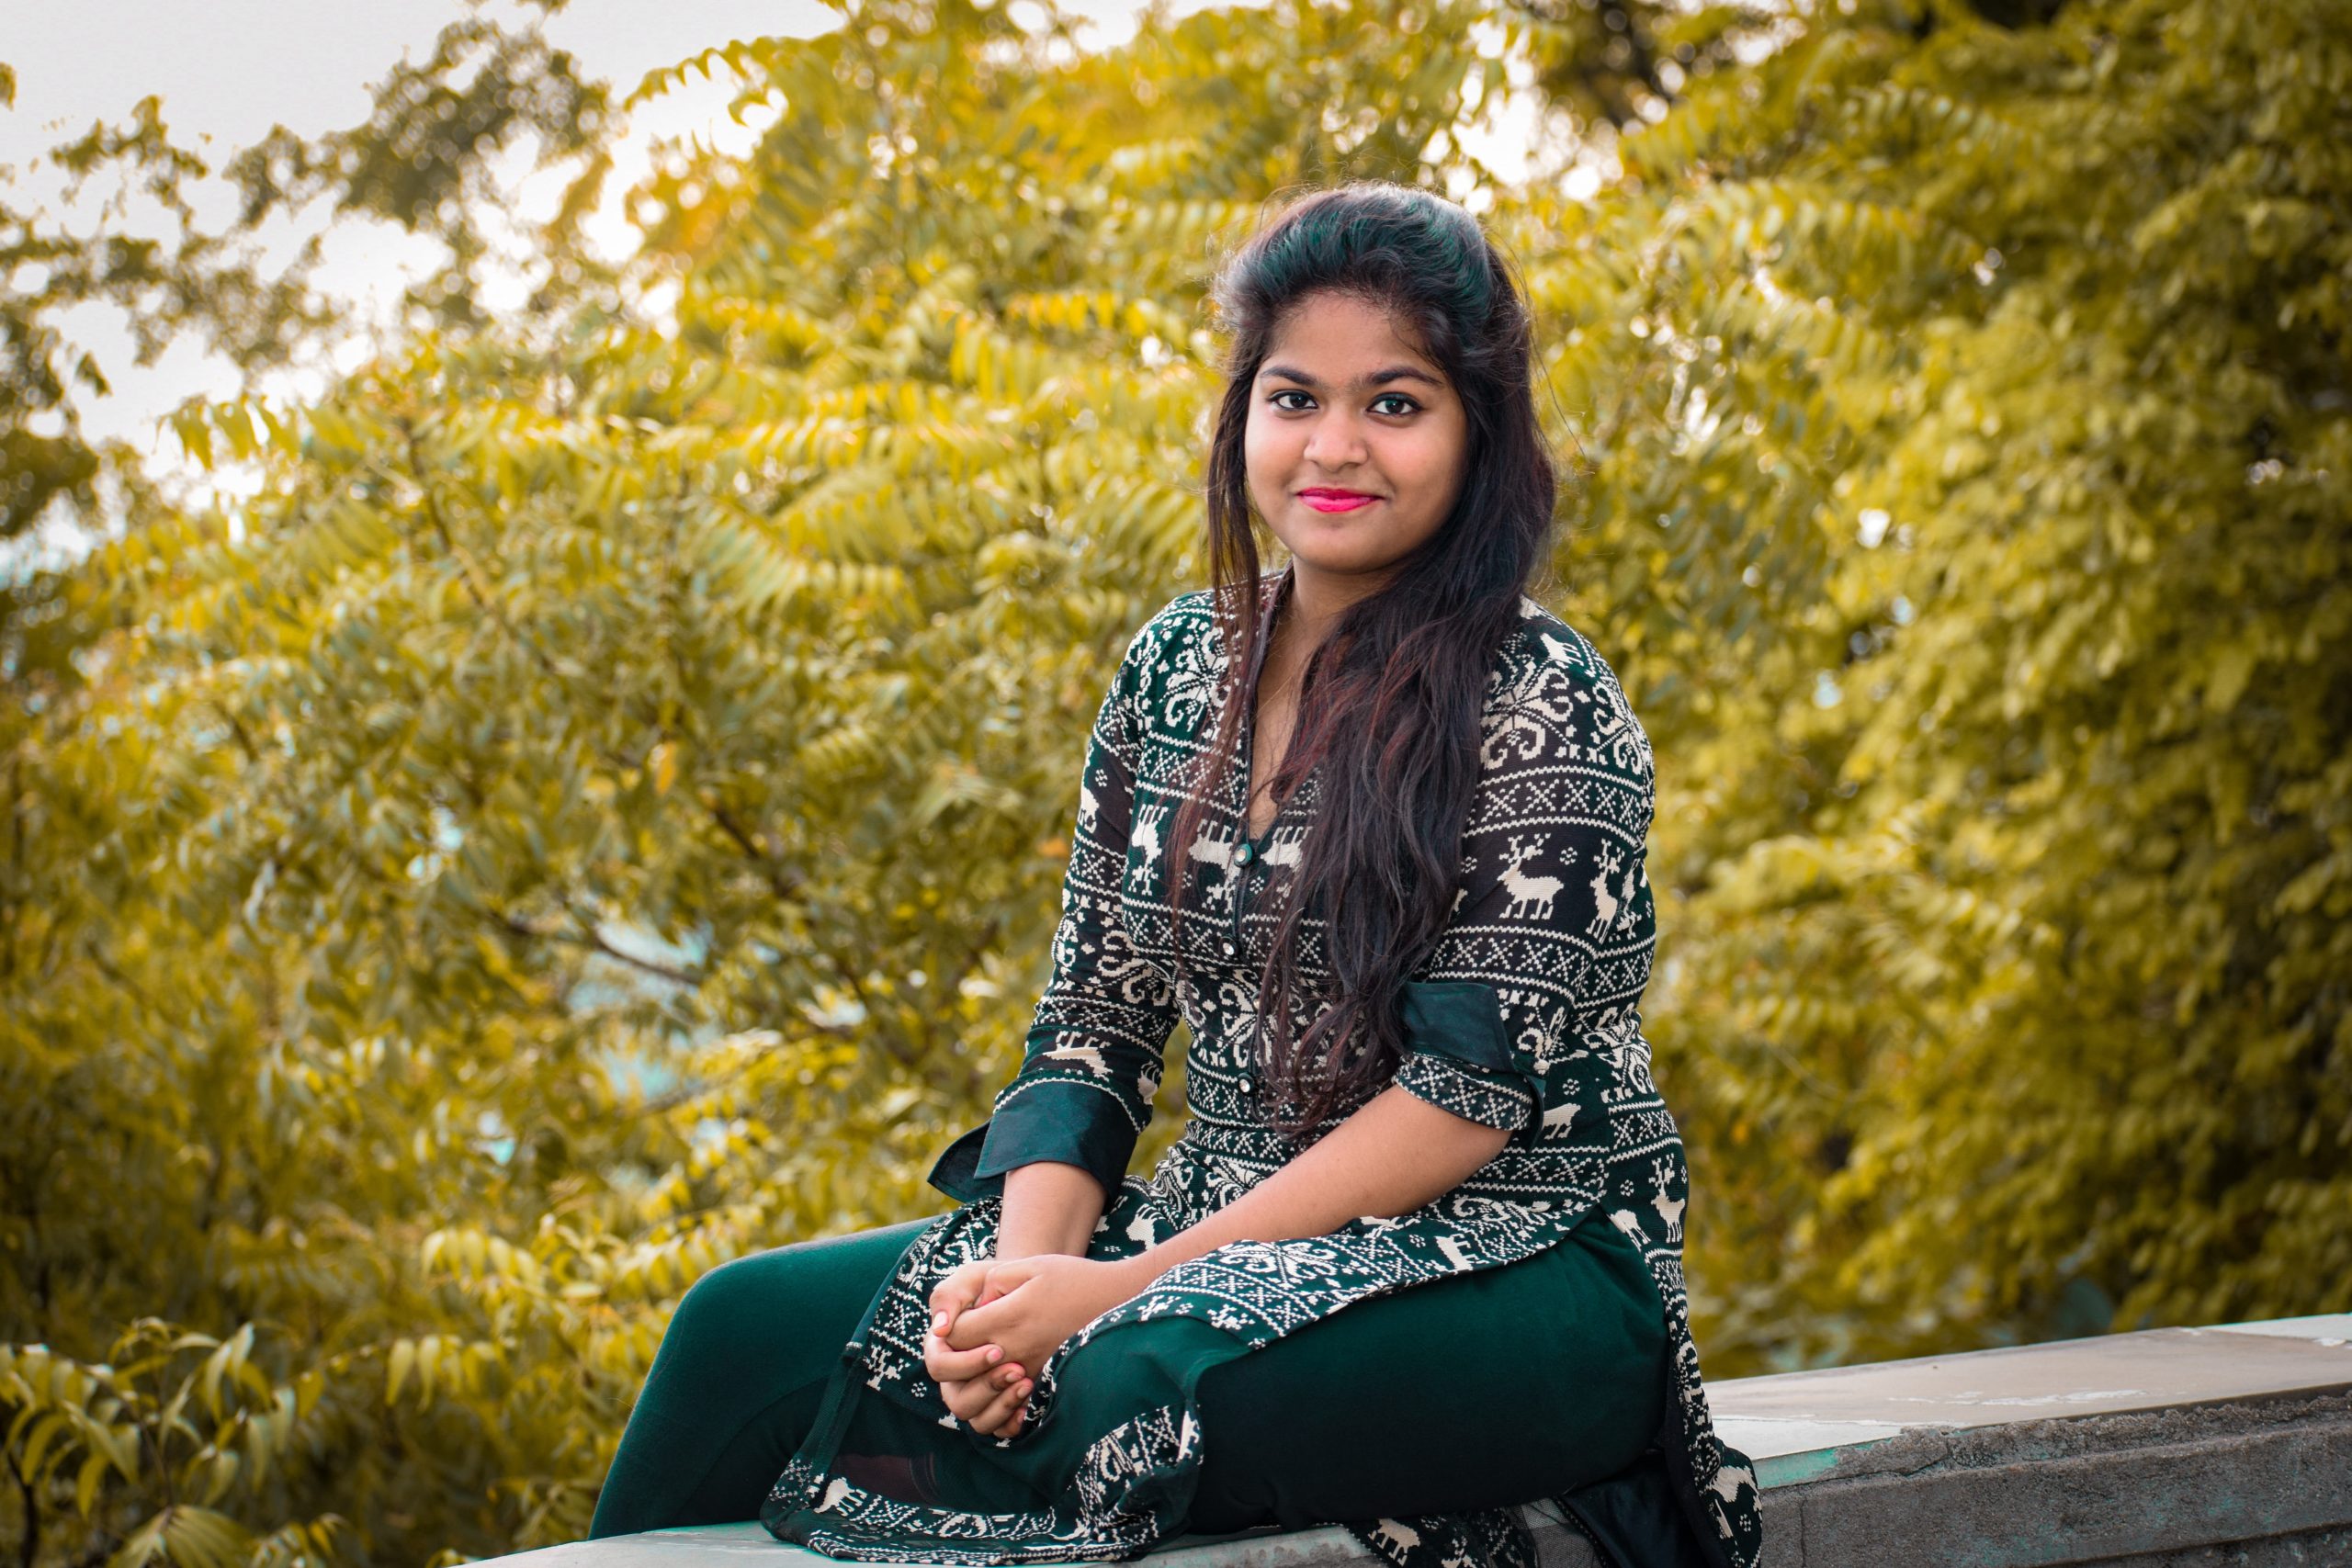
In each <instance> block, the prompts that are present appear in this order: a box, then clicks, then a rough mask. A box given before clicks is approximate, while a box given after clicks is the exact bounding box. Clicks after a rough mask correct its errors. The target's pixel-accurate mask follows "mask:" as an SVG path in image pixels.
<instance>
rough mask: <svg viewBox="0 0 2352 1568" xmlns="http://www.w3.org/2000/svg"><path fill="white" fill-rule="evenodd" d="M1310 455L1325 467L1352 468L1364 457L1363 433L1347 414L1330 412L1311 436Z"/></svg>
mask: <svg viewBox="0 0 2352 1568" xmlns="http://www.w3.org/2000/svg"><path fill="white" fill-rule="evenodd" d="M1363 459H1364V445H1363V431H1362V430H1360V429H1358V428H1357V426H1356V422H1355V421H1354V420H1352V419H1350V418H1349V417H1348V416H1347V415H1345V414H1340V413H1334V414H1329V415H1326V416H1325V417H1324V418H1322V419H1318V420H1317V421H1316V422H1315V428H1314V430H1313V431H1312V432H1311V433H1310V434H1308V435H1307V438H1306V460H1307V461H1308V462H1310V463H1314V464H1316V465H1317V466H1318V467H1321V468H1352V467H1353V466H1354V465H1356V464H1358V463H1361V462H1363Z"/></svg>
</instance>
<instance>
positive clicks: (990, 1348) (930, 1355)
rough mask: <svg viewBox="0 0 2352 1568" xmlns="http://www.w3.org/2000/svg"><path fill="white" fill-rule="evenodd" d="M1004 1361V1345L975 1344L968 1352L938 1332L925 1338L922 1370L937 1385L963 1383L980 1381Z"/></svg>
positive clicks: (933, 1332)
mask: <svg viewBox="0 0 2352 1568" xmlns="http://www.w3.org/2000/svg"><path fill="white" fill-rule="evenodd" d="M1003 1359H1004V1348H1003V1347H1002V1346H1000V1345H992V1344H989V1345H975V1346H973V1347H972V1348H970V1349H968V1350H958V1349H956V1348H954V1347H953V1346H951V1345H949V1344H948V1343H947V1341H946V1340H944V1339H942V1338H941V1337H939V1334H938V1331H937V1330H935V1329H934V1330H933V1331H932V1332H930V1333H928V1334H925V1335H924V1336H923V1337H922V1370H923V1371H926V1372H929V1373H930V1374H931V1381H932V1382H937V1383H947V1382H963V1381H965V1380H966V1379H967V1378H977V1377H979V1376H981V1375H983V1374H984V1373H986V1372H987V1371H989V1368H991V1367H993V1366H995V1365H996V1364H997V1363H998V1362H1000V1361H1001V1360H1003Z"/></svg>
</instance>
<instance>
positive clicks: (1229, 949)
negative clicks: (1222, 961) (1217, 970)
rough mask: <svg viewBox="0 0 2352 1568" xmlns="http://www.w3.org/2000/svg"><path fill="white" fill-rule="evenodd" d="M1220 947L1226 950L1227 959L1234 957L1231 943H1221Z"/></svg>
mask: <svg viewBox="0 0 2352 1568" xmlns="http://www.w3.org/2000/svg"><path fill="white" fill-rule="evenodd" d="M1218 945H1220V946H1221V947H1223V948H1224V949H1225V955H1226V956H1227V958H1230V957H1232V956H1233V944H1232V943H1231V942H1221V943H1219V944H1218Z"/></svg>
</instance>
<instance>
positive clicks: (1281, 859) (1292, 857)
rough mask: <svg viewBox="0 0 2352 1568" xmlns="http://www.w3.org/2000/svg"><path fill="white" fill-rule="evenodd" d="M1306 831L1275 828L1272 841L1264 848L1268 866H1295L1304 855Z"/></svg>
mask: <svg viewBox="0 0 2352 1568" xmlns="http://www.w3.org/2000/svg"><path fill="white" fill-rule="evenodd" d="M1305 844H1306V829H1305V828H1300V827H1292V828H1277V829H1274V838H1273V841H1272V843H1270V844H1268V845H1267V846H1266V863H1267V864H1268V865H1296V864H1297V863H1299V861H1300V859H1301V858H1302V857H1303V856H1304V855H1305V853H1306V850H1305V848H1304V846H1305Z"/></svg>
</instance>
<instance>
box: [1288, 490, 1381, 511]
mask: <svg viewBox="0 0 2352 1568" xmlns="http://www.w3.org/2000/svg"><path fill="white" fill-rule="evenodd" d="M1298 499H1299V500H1301V501H1303V502H1306V504H1307V505H1309V506H1311V507H1313V508H1315V510H1316V511H1317V512H1353V511H1354V510H1356V508H1358V507H1360V506H1370V505H1371V504H1372V503H1373V502H1375V501H1378V500H1379V499H1380V498H1379V497H1378V496H1376V495H1366V494H1365V493H1364V492H1363V491H1360V490H1329V489H1323V488H1320V487H1318V488H1317V489H1314V490H1303V491H1299V492H1298Z"/></svg>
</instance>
